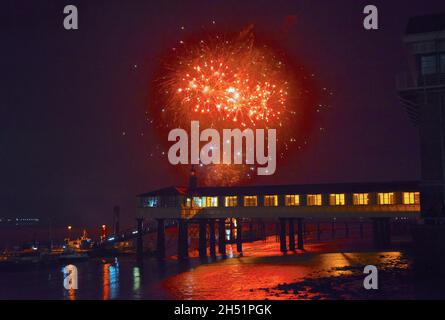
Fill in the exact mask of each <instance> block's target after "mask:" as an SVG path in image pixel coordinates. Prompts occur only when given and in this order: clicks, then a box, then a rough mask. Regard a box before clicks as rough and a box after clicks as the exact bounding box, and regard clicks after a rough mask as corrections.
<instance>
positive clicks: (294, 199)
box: [284, 194, 300, 207]
mask: <svg viewBox="0 0 445 320" xmlns="http://www.w3.org/2000/svg"><path fill="white" fill-rule="evenodd" d="M284 202H285V205H286V206H288V207H292V206H299V205H300V196H299V195H298V194H287V195H286V197H285V198H284Z"/></svg>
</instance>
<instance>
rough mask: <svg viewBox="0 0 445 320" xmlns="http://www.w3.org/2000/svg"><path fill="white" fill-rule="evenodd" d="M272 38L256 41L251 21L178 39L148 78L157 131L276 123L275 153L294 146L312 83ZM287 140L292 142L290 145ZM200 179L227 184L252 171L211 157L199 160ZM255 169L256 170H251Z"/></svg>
mask: <svg viewBox="0 0 445 320" xmlns="http://www.w3.org/2000/svg"><path fill="white" fill-rule="evenodd" d="M286 61H287V60H286V59H285V57H284V56H283V55H280V54H278V53H277V52H276V51H275V50H273V49H272V48H271V47H270V46H268V45H266V44H260V43H258V42H257V41H256V39H255V36H254V33H253V28H252V27H249V28H247V29H246V30H244V31H242V32H241V33H239V34H237V35H231V36H229V35H222V34H214V35H211V36H208V37H207V38H206V39H199V40H190V41H180V43H179V46H178V47H175V48H173V49H172V53H171V54H170V55H167V56H166V57H164V59H163V63H162V65H161V71H160V75H159V76H157V77H156V80H155V84H154V89H155V90H154V98H155V99H154V102H153V105H152V108H151V113H152V115H153V118H154V119H155V120H154V121H155V123H156V124H157V127H158V129H159V130H160V133H161V135H162V139H163V140H164V141H167V134H168V131H169V130H170V129H173V128H184V129H186V130H189V129H190V122H191V121H192V120H197V121H199V122H200V126H201V128H206V127H207V128H210V127H211V128H215V129H217V130H222V129H224V128H241V129H242V128H252V129H257V128H264V129H276V130H277V140H278V141H277V155H278V156H279V157H281V158H285V157H286V155H287V154H288V152H289V150H290V149H298V144H299V143H301V142H302V139H299V138H301V137H299V136H298V134H299V132H300V131H301V129H302V127H304V126H305V124H304V123H303V121H304V120H306V121H308V120H310V119H308V118H306V119H303V117H304V116H305V114H306V115H307V110H308V105H309V104H310V102H309V101H310V100H311V98H312V97H311V90H309V89H308V86H307V85H305V79H307V76H306V75H305V74H304V73H303V72H301V71H300V72H297V71H296V70H297V69H296V68H295V67H294V66H291V65H290V64H288V63H287V62H286ZM292 145H294V146H293V147H292ZM200 170H201V171H203V173H204V174H201V177H202V178H204V179H201V181H203V180H204V181H203V182H204V183H205V184H219V185H232V184H237V183H240V182H241V181H243V180H244V179H246V178H252V176H253V175H254V174H255V173H254V170H255V168H254V167H253V166H252V165H225V164H220V165H209V166H204V167H201V168H200ZM255 171H256V170H255Z"/></svg>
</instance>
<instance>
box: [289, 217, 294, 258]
mask: <svg viewBox="0 0 445 320" xmlns="http://www.w3.org/2000/svg"><path fill="white" fill-rule="evenodd" d="M289 250H290V251H295V229H294V219H292V218H290V219H289Z"/></svg>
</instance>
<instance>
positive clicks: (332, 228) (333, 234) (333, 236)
mask: <svg viewBox="0 0 445 320" xmlns="http://www.w3.org/2000/svg"><path fill="white" fill-rule="evenodd" d="M331 237H332V239H335V220H334V219H333V220H332V223H331Z"/></svg>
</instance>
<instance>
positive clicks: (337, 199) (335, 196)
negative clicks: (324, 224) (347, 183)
mask: <svg viewBox="0 0 445 320" xmlns="http://www.w3.org/2000/svg"><path fill="white" fill-rule="evenodd" d="M329 204H330V205H331V206H344V205H345V194H344V193H331V194H330V195H329Z"/></svg>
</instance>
